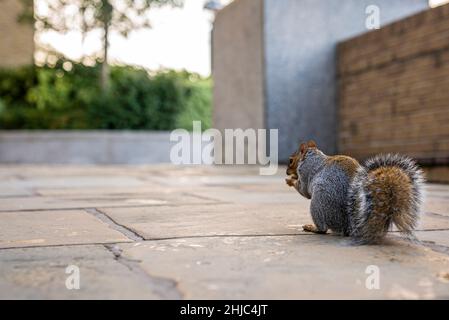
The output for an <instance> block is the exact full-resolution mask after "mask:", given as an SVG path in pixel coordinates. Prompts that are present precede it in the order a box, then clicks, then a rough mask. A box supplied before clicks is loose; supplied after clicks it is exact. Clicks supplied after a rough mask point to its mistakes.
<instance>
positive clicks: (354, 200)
mask: <svg viewBox="0 0 449 320" xmlns="http://www.w3.org/2000/svg"><path fill="white" fill-rule="evenodd" d="M423 181H424V179H423V174H422V171H421V170H420V169H419V168H418V167H417V165H416V163H415V162H414V161H413V160H412V159H410V158H407V157H404V156H401V155H397V154H387V155H379V156H376V157H374V158H372V159H370V160H368V161H367V162H366V163H365V165H364V166H362V167H360V169H359V170H358V171H357V173H356V175H355V177H354V179H353V181H352V183H351V186H350V188H349V198H348V213H349V222H350V230H349V233H350V235H351V236H352V237H354V239H355V240H356V241H357V242H359V243H365V244H369V243H377V242H379V241H380V240H381V239H382V238H383V237H384V236H385V234H386V233H387V231H388V230H389V229H390V227H391V226H392V224H394V225H395V226H396V227H397V228H398V230H399V231H401V232H402V233H404V234H406V235H407V236H411V235H412V234H413V230H414V229H415V228H416V227H417V224H418V220H419V216H420V211H421V204H422V185H423Z"/></svg>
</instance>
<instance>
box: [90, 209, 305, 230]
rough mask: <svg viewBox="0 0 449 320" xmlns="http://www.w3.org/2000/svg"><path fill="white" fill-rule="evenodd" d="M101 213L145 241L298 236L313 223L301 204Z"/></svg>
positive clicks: (131, 210) (127, 210)
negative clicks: (241, 236) (232, 236)
mask: <svg viewBox="0 0 449 320" xmlns="http://www.w3.org/2000/svg"><path fill="white" fill-rule="evenodd" d="M98 210H99V211H101V212H103V213H105V214H106V215H108V216H109V217H111V218H112V219H113V220H114V221H116V222H117V223H119V224H121V225H124V226H126V227H128V228H130V229H132V230H133V231H135V232H136V233H138V234H139V235H141V236H142V237H143V238H145V239H166V238H180V237H198V236H212V235H277V234H298V233H302V232H303V231H302V228H301V225H302V224H306V223H311V218H310V216H309V212H308V209H307V208H306V207H303V206H300V205H298V204H283V205H280V204H265V205H263V206H260V205H234V204H222V205H219V204H214V205H207V206H204V205H192V206H174V207H168V206H159V207H139V208H99V209H98Z"/></svg>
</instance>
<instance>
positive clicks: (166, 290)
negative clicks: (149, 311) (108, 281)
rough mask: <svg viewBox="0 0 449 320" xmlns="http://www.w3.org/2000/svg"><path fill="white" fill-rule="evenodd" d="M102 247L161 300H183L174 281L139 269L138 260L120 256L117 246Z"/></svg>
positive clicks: (107, 245) (120, 252)
mask: <svg viewBox="0 0 449 320" xmlns="http://www.w3.org/2000/svg"><path fill="white" fill-rule="evenodd" d="M104 247H105V248H106V249H107V250H109V251H110V252H111V253H112V254H113V255H114V259H115V260H116V261H117V262H118V263H121V264H122V265H124V266H125V267H126V268H128V269H129V270H130V271H131V272H133V273H134V274H136V275H138V276H140V277H142V278H143V279H145V280H146V281H147V283H148V284H149V287H150V288H151V290H152V291H153V292H154V293H155V294H156V295H158V296H159V297H160V298H161V299H174V300H180V299H183V298H184V294H183V292H182V291H181V290H180V289H179V283H178V281H176V280H175V279H171V278H166V277H158V276H154V275H151V274H149V273H148V272H147V271H145V270H144V269H142V268H141V266H140V262H141V261H140V260H134V259H129V258H127V257H124V256H123V255H122V249H120V247H119V246H118V245H117V244H105V245H104Z"/></svg>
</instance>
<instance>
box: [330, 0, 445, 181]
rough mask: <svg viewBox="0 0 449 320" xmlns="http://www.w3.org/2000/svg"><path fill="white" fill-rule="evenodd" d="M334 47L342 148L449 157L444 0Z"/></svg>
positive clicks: (436, 159) (365, 153)
mask: <svg viewBox="0 0 449 320" xmlns="http://www.w3.org/2000/svg"><path fill="white" fill-rule="evenodd" d="M338 52H339V61H338V70H339V77H340V94H339V105H340V108H339V122H340V125H339V148H340V150H341V151H342V152H344V153H348V154H351V155H353V156H355V157H357V158H360V159H363V158H367V157H369V156H371V155H373V154H376V153H380V152H400V153H404V154H408V155H410V156H412V157H414V158H417V159H418V160H419V161H420V162H421V163H422V164H429V165H430V164H432V165H438V164H445V165H448V164H449V90H448V89H449V5H445V6H442V7H438V8H435V9H432V10H428V11H426V12H423V13H420V14H417V15H414V16H412V17H409V18H407V19H404V20H401V21H399V22H396V23H393V24H390V25H388V26H385V27H384V28H382V29H381V30H377V31H374V32H371V33H368V34H364V35H362V36H360V37H357V38H355V39H351V40H349V41H346V42H343V43H341V44H340V45H339V48H338ZM433 180H435V179H433Z"/></svg>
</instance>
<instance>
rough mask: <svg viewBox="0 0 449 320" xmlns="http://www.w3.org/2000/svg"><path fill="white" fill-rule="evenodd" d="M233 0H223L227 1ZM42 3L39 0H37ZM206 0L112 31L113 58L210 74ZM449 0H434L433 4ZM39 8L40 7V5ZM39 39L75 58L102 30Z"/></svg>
mask: <svg viewBox="0 0 449 320" xmlns="http://www.w3.org/2000/svg"><path fill="white" fill-rule="evenodd" d="M230 1H232V0H222V3H223V4H227V3H229V2H230ZM36 2H37V6H39V0H37V1H36ZM205 2H206V0H184V6H183V7H182V8H171V7H164V8H157V9H153V10H152V11H151V12H150V19H151V24H152V29H147V30H139V31H134V32H132V33H131V34H130V36H129V37H128V38H127V39H124V38H123V37H121V36H119V35H114V34H113V35H111V39H110V61H111V62H112V63H121V64H131V65H138V66H143V67H145V68H148V69H150V70H158V69H161V68H172V69H178V70H181V69H186V70H189V71H192V72H198V73H200V74H202V75H204V76H207V75H209V74H210V70H211V65H210V64H211V58H210V31H211V28H212V21H213V13H212V12H210V11H207V10H204V9H203V6H204V3H205ZM447 2H449V0H430V5H431V6H437V5H439V4H442V3H447ZM37 9H39V8H37ZM37 37H38V39H37V42H39V43H44V44H45V43H46V44H50V45H51V46H53V47H54V48H55V49H57V50H58V51H60V52H62V53H64V54H65V55H66V56H68V57H69V58H71V59H75V60H78V59H79V58H80V57H82V56H83V55H85V54H92V53H93V52H96V51H99V50H100V45H101V42H100V41H99V39H100V37H101V32H100V31H99V32H93V33H92V34H91V35H90V36H89V37H87V38H86V39H85V41H84V44H83V45H82V41H81V40H82V37H81V34H78V33H69V34H65V35H61V34H57V33H55V32H46V33H45V34H42V35H39V36H37Z"/></svg>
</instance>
